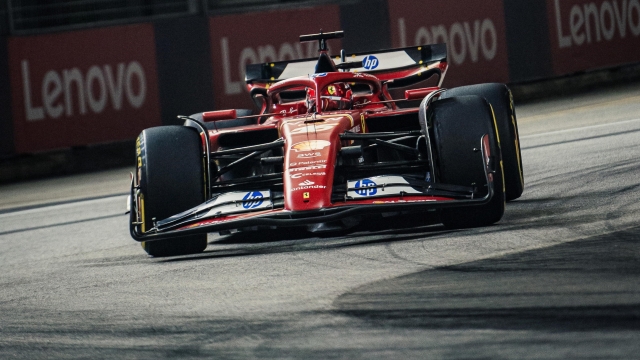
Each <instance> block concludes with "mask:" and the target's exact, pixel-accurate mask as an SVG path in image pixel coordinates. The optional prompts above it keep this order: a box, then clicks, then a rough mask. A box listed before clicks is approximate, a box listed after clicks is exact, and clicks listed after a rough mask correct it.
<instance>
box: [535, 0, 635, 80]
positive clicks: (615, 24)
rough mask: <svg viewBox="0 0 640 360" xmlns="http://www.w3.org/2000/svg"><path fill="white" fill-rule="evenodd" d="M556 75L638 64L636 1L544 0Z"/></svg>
mask: <svg viewBox="0 0 640 360" xmlns="http://www.w3.org/2000/svg"><path fill="white" fill-rule="evenodd" d="M547 11H548V14H549V36H550V39H551V54H552V59H553V70H554V73H555V74H556V75H564V74H569V73H573V72H577V71H583V70H590V69H596V68H603V67H611V66H615V65H621V64H625V63H632V62H638V61H640V1H639V0H596V1H594V0H562V1H560V0H547Z"/></svg>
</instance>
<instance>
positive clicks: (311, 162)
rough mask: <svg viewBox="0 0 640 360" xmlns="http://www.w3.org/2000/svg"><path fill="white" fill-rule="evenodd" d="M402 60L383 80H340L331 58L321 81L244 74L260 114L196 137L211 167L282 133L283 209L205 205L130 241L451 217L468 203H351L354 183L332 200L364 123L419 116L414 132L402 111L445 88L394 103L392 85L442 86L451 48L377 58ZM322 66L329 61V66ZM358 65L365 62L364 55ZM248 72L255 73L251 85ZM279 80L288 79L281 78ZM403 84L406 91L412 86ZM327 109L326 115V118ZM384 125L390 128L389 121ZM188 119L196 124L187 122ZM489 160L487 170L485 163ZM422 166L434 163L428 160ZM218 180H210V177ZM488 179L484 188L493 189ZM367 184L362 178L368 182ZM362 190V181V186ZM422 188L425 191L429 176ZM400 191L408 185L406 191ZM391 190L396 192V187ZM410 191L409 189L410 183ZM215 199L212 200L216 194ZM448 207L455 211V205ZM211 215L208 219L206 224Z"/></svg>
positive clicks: (411, 197)
mask: <svg viewBox="0 0 640 360" xmlns="http://www.w3.org/2000/svg"><path fill="white" fill-rule="evenodd" d="M402 51H405V53H404V54H405V55H406V56H405V57H404V58H403V59H401V61H405V62H407V60H406V59H409V60H410V61H409V63H405V64H404V65H402V66H400V67H398V68H394V67H392V66H391V67H386V68H384V67H382V68H380V69H379V70H378V71H366V69H359V70H351V71H348V69H343V68H341V69H340V70H337V69H336V65H338V64H336V63H335V62H333V59H335V58H331V60H329V61H331V62H332V63H331V67H332V68H333V70H334V71H327V72H318V71H317V70H316V71H315V73H314V72H313V71H310V72H309V75H302V76H294V77H291V78H282V76H283V74H285V73H286V72H287V71H288V70H287V69H286V67H285V68H284V70H283V64H280V63H267V64H261V66H262V68H260V69H258V70H259V71H258V70H256V69H257V68H255V67H254V68H252V69H250V68H249V67H248V70H247V88H248V90H249V91H250V93H251V94H252V96H254V99H257V100H259V102H261V110H260V113H259V114H258V115H250V116H244V117H242V116H239V117H237V114H238V113H237V112H236V110H221V111H213V112H205V113H202V120H204V123H202V124H201V125H200V128H201V129H202V128H204V127H205V126H206V128H207V129H208V130H207V134H208V139H207V140H208V141H209V144H206V143H204V138H203V145H205V146H204V147H205V148H207V146H206V145H208V148H209V151H210V154H211V156H212V157H213V156H215V154H222V153H224V152H225V151H227V152H228V151H229V150H227V149H228V148H229V147H228V146H224V145H221V141H222V139H223V138H224V137H225V136H244V135H246V136H247V137H257V136H259V134H262V133H265V132H268V131H270V132H272V133H273V132H275V131H277V137H278V138H279V140H277V141H280V143H279V144H281V145H282V147H281V149H282V163H281V169H282V170H281V171H282V180H281V184H282V185H281V186H282V201H281V202H277V203H276V201H274V199H273V198H271V199H269V201H270V202H271V204H272V205H271V207H270V208H264V207H262V208H250V207H247V206H244V208H245V209H246V210H242V207H240V208H239V209H240V211H236V212H234V211H232V212H231V213H213V212H212V211H210V208H211V207H212V205H210V204H211V202H212V201H213V200H215V198H211V199H209V198H208V199H207V200H208V201H207V202H205V203H204V204H202V205H200V206H199V207H196V208H194V209H192V210H190V211H187V212H184V213H181V214H177V215H175V216H172V217H171V218H169V219H166V220H164V221H160V222H159V226H158V227H157V228H156V233H155V234H148V235H147V234H139V233H137V232H136V231H135V230H132V236H133V237H134V238H135V239H137V240H148V239H152V238H158V239H159V238H163V237H169V236H179V235H180V234H187V233H191V232H197V231H199V232H204V231H218V230H226V229H237V228H242V227H250V226H255V225H259V226H260V225H264V226H301V225H308V224H314V223H316V224H317V223H325V222H326V223H328V222H331V221H336V220H341V219H343V218H345V217H348V216H352V215H358V214H362V213H372V212H381V211H403V209H404V210H408V211H415V210H422V211H424V210H427V209H433V208H438V207H446V206H448V205H447V203H449V204H452V203H454V202H458V203H463V202H465V201H468V200H460V198H459V197H458V198H455V197H454V196H442V193H436V194H434V193H431V194H427V193H426V192H425V193H423V194H421V193H415V192H413V193H412V192H403V191H399V192H395V193H394V192H393V191H391V190H387V191H386V193H385V194H386V195H383V194H381V193H383V192H385V187H384V186H385V185H383V186H382V188H381V189H376V190H375V191H374V193H375V192H377V195H376V196H372V197H358V196H355V197H349V196H347V195H348V194H349V191H352V193H353V191H354V188H349V182H348V181H346V184H344V182H343V183H342V184H341V185H340V186H342V187H343V188H344V194H345V195H344V198H336V197H335V196H334V195H335V194H334V193H335V191H334V190H335V189H334V187H335V186H336V181H335V179H334V177H335V176H337V175H336V171H337V170H336V169H338V168H339V166H341V165H342V164H341V163H340V162H341V161H342V160H341V156H340V154H341V151H342V150H343V149H345V148H348V147H354V146H352V145H353V144H354V140H353V138H354V136H355V135H353V134H367V133H369V132H370V128H369V124H368V123H370V122H377V123H378V124H379V123H380V122H381V121H382V122H384V121H395V119H394V118H393V117H394V116H396V117H398V116H404V115H407V116H415V119H416V124H418V123H417V119H418V112H419V107H409V108H406V107H405V108H401V107H399V106H398V104H399V103H402V102H408V101H412V100H420V99H423V98H425V97H427V98H429V96H430V94H431V95H435V94H437V93H439V92H440V88H439V87H438V86H436V87H428V88H422V89H414V90H408V91H406V92H405V98H404V99H392V98H391V95H390V94H389V90H388V88H389V86H390V85H393V83H394V81H405V80H406V79H414V80H412V81H413V83H417V82H419V81H422V80H426V79H427V78H429V77H430V76H431V75H434V74H437V75H439V78H440V79H439V80H440V81H439V84H440V83H441V82H442V78H443V77H444V74H445V73H446V69H447V62H446V47H444V45H443V44H442V45H432V46H431V47H428V46H427V47H414V48H406V49H393V50H386V52H384V51H383V52H382V53H378V54H376V55H377V56H378V57H379V58H380V59H391V60H389V61H390V62H393V61H396V60H395V59H396V58H394V57H393V56H396V55H394V54H398V53H400V55H402V54H403V53H402ZM416 54H417V55H416ZM425 54H426V55H425ZM441 54H442V55H441ZM323 56H324V57H325V59H323ZM358 56H360V58H363V55H362V54H360V55H358ZM370 56H371V55H367V56H364V59H365V60H367V58H369V57H370ZM385 56H386V57H385ZM421 56H422V57H421ZM425 56H426V59H431V60H427V62H424V63H423V60H422V59H423V58H425ZM438 56H440V57H438ZM352 58H356V59H357V54H354V55H353V56H352ZM327 59H329V57H328V56H327V55H326V53H323V52H321V55H320V60H318V64H320V63H321V62H322V61H323V60H325V61H326V60H327ZM374 59H376V61H378V58H375V57H374ZM412 59H413V60H412ZM365 60H362V62H360V63H354V64H356V66H351V68H354V67H357V64H361V66H365ZM305 61H307V62H309V61H308V59H307V60H301V61H299V62H298V63H296V62H293V63H294V65H296V64H297V66H298V67H302V66H304V64H305ZM358 61H360V60H358ZM343 63H344V58H343ZM347 65H348V64H347ZM392 65H393V64H392ZM252 66H253V65H252ZM284 66H289V64H288V63H287V64H284ZM278 69H279V70H278ZM316 69H317V68H316ZM250 70H255V71H254V72H253V73H251V75H250ZM276 70H277V71H276ZM360 70H365V71H360ZM274 74H275V75H274ZM278 74H280V75H282V76H281V77H280V78H277V76H278ZM421 77H422V78H421ZM335 84H348V85H349V86H350V89H349V90H348V91H347V94H348V95H345V94H342V95H341V96H345V97H344V98H342V97H337V96H335V97H331V96H326V95H327V91H328V94H331V90H335V89H330V87H332V86H334V85H335ZM403 84H406V81H405V83H403ZM403 86H406V85H403ZM356 87H359V89H363V88H364V89H365V91H353V92H352V91H351V88H354V89H355V88H356ZM291 92H298V94H300V93H303V94H306V96H304V97H303V98H298V99H294V100H290V99H287V98H286V97H285V96H284V94H287V93H291ZM347 97H348V98H347ZM342 100H344V101H346V103H347V105H348V106H344V107H342V110H337V109H330V107H329V106H327V105H326V104H329V103H330V102H331V101H334V103H337V104H342V105H343V104H344V102H341V101H342ZM423 104H426V105H424V106H427V105H428V101H426V102H425V101H423ZM342 105H340V106H342ZM327 108H329V109H330V110H326V109H327ZM323 109H325V110H323ZM387 117H390V118H389V119H386V118H387ZM187 119H192V118H188V117H187ZM239 119H242V120H246V121H252V122H253V123H252V124H243V125H240V126H233V127H231V126H225V125H224V123H225V122H226V121H238V120H239ZM192 120H194V119H192ZM194 121H195V120H194ZM207 123H209V126H207ZM227 124H231V123H227ZM234 124H235V123H234ZM395 125H396V124H394V123H387V125H385V127H386V128H390V129H393V128H394V126H395ZM378 126H380V125H378ZM385 131H389V130H385ZM391 131H393V130H391ZM415 132H416V131H414V136H415ZM376 133H377V132H376ZM345 134H349V136H351V139H345V137H348V136H345ZM418 134H419V132H418ZM363 136H364V135H363ZM423 137H424V136H423ZM427 137H428V136H427ZM249 148H251V147H249ZM249 148H247V149H249ZM249 151H253V148H251V149H249ZM483 151H484V150H483ZM486 159H487V162H488V157H487V158H486ZM363 161H364V160H363ZM425 162H428V161H426V160H425ZM210 163H211V164H213V163H214V161H210ZM215 164H216V166H218V168H220V169H221V168H222V167H223V166H222V165H220V164H219V163H218V162H217V160H216V161H215ZM214 172H215V171H210V173H214ZM391 174H394V173H391ZM488 176H489V175H487V181H489V177H488ZM363 177H365V178H366V176H363ZM356 179H357V178H356ZM364 180H368V179H364ZM364 180H363V181H362V183H363V184H364ZM220 181H223V178H222V177H217V178H216V177H212V179H210V184H209V185H210V186H212V187H214V188H215V185H216V184H218V183H219V182H220ZM351 181H354V179H351ZM426 181H429V180H426ZM422 182H425V179H424V176H423V179H422ZM401 185H404V183H403V184H401ZM376 186H377V185H376ZM390 186H398V184H395V185H390ZM407 186H409V184H408V183H407ZM355 188H357V186H355ZM378 190H380V191H378ZM212 191H213V192H214V193H215V191H214V190H212ZM270 193H271V195H270V196H272V197H273V196H274V192H273V190H271V192H270ZM252 194H253V193H252V192H251V190H249V192H248V193H247V195H246V196H244V199H243V200H238V201H235V202H236V204H241V205H244V204H245V203H246V202H248V201H249V200H247V196H249V195H251V196H253V195H252ZM214 196H216V195H214ZM217 196H219V195H217ZM260 196H262V194H260ZM491 196H492V193H491V190H490V193H489V194H488V195H487V196H486V197H485V198H484V199H477V200H473V197H471V199H472V200H470V201H472V202H476V203H477V202H478V201H488V199H489V198H490V197H491ZM451 200H456V201H453V202H452V201H451ZM216 201H217V200H216ZM258 201H259V202H260V203H262V198H260V199H258ZM207 204H209V205H207ZM236 206H237V205H236ZM206 211H208V212H207V213H206V214H204V212H206ZM196 214H198V215H196ZM163 232H164V234H163Z"/></svg>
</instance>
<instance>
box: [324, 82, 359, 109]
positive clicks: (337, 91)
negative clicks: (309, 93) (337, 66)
mask: <svg viewBox="0 0 640 360" xmlns="http://www.w3.org/2000/svg"><path fill="white" fill-rule="evenodd" d="M352 98H353V92H352V91H351V87H349V84H347V83H333V84H331V85H329V86H327V87H326V88H324V90H322V94H321V96H320V99H321V100H322V106H321V109H322V111H331V110H347V109H351V103H352V101H351V100H352Z"/></svg>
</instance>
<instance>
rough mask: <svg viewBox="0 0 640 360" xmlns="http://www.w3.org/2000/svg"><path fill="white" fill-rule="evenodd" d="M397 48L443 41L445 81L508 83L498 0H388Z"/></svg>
mask: <svg viewBox="0 0 640 360" xmlns="http://www.w3.org/2000/svg"><path fill="white" fill-rule="evenodd" d="M389 20H390V28H391V35H392V37H391V39H392V44H393V46H395V47H404V46H413V45H424V44H432V43H447V47H448V61H449V71H448V72H447V76H446V77H445V82H444V84H443V86H445V87H453V86H459V85H465V84H474V83H480V82H508V81H509V70H508V69H509V68H508V60H507V42H506V37H505V22H504V9H503V3H502V0H487V1H465V2H462V1H447V0H431V1H423V0H389Z"/></svg>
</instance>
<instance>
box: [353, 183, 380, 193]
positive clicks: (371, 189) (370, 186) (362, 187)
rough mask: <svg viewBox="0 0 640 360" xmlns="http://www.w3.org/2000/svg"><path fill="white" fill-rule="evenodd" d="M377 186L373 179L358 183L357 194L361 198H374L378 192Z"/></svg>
mask: <svg viewBox="0 0 640 360" xmlns="http://www.w3.org/2000/svg"><path fill="white" fill-rule="evenodd" d="M376 186H377V184H376V183H375V182H374V181H373V180H371V179H362V180H358V181H356V186H355V188H356V194H358V195H360V196H373V195H375V194H376V193H377V192H378V189H377V188H376Z"/></svg>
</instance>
